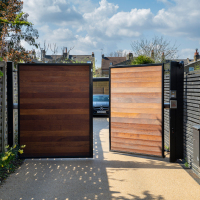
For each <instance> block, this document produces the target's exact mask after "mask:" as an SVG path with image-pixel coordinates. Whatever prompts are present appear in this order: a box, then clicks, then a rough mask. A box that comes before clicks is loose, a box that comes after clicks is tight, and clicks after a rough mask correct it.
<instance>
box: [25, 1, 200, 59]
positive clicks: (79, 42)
mask: <svg viewBox="0 0 200 200" xmlns="http://www.w3.org/2000/svg"><path fill="white" fill-rule="evenodd" d="M157 1H160V2H162V3H164V4H163V6H166V5H167V6H166V7H165V8H163V9H160V10H159V11H158V12H157V13H156V14H154V13H152V11H151V9H150V8H149V9H137V8H132V9H131V8H130V10H129V11H126V12H123V11H119V9H120V7H119V6H118V5H117V4H116V3H110V2H109V0H99V4H97V3H94V1H92V0H24V11H25V12H27V13H29V14H30V17H29V18H28V20H29V21H31V22H32V23H33V24H35V25H34V28H37V29H38V30H39V31H40V32H39V33H40V37H39V41H40V43H42V42H43V41H44V40H46V41H48V42H49V43H56V44H57V46H59V48H60V47H63V46H67V47H72V46H75V48H74V49H73V53H74V54H88V53H89V54H91V52H92V51H98V52H100V49H104V50H103V51H104V53H106V52H107V53H109V52H113V51H116V50H117V49H119V48H118V44H119V43H120V42H121V43H123V41H128V40H133V39H137V38H138V37H141V35H143V34H144V33H146V31H152V32H155V30H156V31H157V33H158V34H164V35H167V36H168V35H169V36H172V37H174V36H178V37H184V38H190V39H198V41H199V42H200V34H199V32H200V20H199V19H200V12H199V10H200V3H199V0H190V1H188V0H173V1H172V0H157ZM172 3H173V4H172ZM128 45H129V44H128ZM126 48H128V47H126ZM193 53H194V50H191V49H186V48H185V49H183V50H182V51H181V52H180V57H182V58H184V57H191V56H192V57H193ZM187 54H188V55H187Z"/></svg>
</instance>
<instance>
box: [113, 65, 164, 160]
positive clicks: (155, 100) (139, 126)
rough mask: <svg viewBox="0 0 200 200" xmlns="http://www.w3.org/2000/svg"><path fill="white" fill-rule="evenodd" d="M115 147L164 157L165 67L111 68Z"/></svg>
mask: <svg viewBox="0 0 200 200" xmlns="http://www.w3.org/2000/svg"><path fill="white" fill-rule="evenodd" d="M110 81H111V91H110V94H111V97H110V101H111V102H110V103H111V105H110V108H111V110H110V115H111V116H110V119H111V122H110V125H111V127H110V133H111V150H114V151H122V152H131V153H139V154H147V155H155V156H162V66H147V67H146V66H145V67H127V68H111V80H110Z"/></svg>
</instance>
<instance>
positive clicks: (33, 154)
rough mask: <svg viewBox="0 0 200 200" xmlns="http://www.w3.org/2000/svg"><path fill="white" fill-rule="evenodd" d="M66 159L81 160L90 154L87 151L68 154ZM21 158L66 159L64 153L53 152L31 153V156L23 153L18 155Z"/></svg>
mask: <svg viewBox="0 0 200 200" xmlns="http://www.w3.org/2000/svg"><path fill="white" fill-rule="evenodd" d="M67 156H68V157H72V158H76V157H78V158H81V157H89V156H90V153H89V152H88V150H87V151H86V152H83V151H81V152H68V154H67ZM20 157H21V158H32V157H34V158H38V157H39V158H47V157H48V158H51V157H52V158H55V157H66V152H59V153H58V152H53V151H51V153H41V152H40V153H32V152H31V156H30V153H23V154H21V155H20Z"/></svg>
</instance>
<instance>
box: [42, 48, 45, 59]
mask: <svg viewBox="0 0 200 200" xmlns="http://www.w3.org/2000/svg"><path fill="white" fill-rule="evenodd" d="M44 59H45V50H44V49H42V50H41V60H42V61H44Z"/></svg>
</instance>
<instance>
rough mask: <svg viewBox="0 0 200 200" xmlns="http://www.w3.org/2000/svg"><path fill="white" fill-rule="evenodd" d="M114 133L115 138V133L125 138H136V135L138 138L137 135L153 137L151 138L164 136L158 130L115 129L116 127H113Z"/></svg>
mask: <svg viewBox="0 0 200 200" xmlns="http://www.w3.org/2000/svg"><path fill="white" fill-rule="evenodd" d="M112 131H113V136H114V134H115V133H117V134H122V136H123V137H126V136H127V137H132V136H133V137H134V138H135V135H136V137H137V135H141V134H143V135H151V136H154V135H155V136H159V137H161V136H162V132H161V131H160V130H157V129H153V130H148V129H128V128H127V129H126V128H119V127H117V128H115V127H114V126H112ZM122 136H119V137H122Z"/></svg>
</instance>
